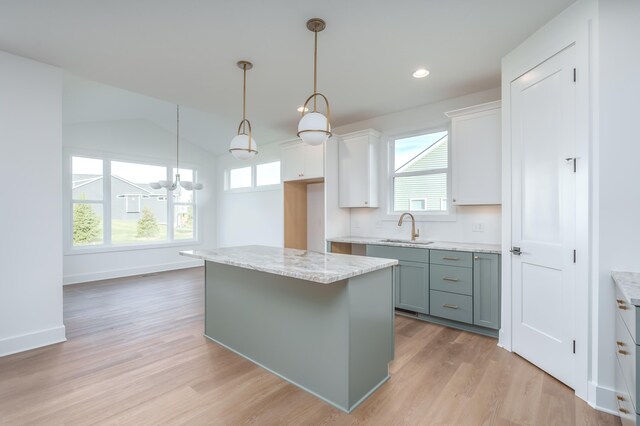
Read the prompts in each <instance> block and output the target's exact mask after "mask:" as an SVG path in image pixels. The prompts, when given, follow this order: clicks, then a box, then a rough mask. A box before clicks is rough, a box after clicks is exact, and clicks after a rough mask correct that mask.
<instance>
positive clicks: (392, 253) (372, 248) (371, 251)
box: [367, 245, 429, 263]
mask: <svg viewBox="0 0 640 426" xmlns="http://www.w3.org/2000/svg"><path fill="white" fill-rule="evenodd" d="M367 256H371V257H382V258H385V259H398V260H406V261H409V262H424V263H427V262H429V250H426V249H419V248H410V247H389V246H376V245H367Z"/></svg>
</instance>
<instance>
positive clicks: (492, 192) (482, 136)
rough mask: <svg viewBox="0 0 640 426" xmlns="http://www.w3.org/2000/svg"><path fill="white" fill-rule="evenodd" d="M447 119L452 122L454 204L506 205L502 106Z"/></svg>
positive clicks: (468, 110)
mask: <svg viewBox="0 0 640 426" xmlns="http://www.w3.org/2000/svg"><path fill="white" fill-rule="evenodd" d="M447 115H449V116H450V117H451V118H452V120H451V172H452V202H453V204H455V205H479V204H502V196H501V188H502V184H501V176H502V174H501V168H502V164H501V139H502V137H501V132H502V130H501V109H500V102H491V103H488V104H484V105H478V106H476V107H470V108H465V109H464V110H458V111H452V112H450V113H447Z"/></svg>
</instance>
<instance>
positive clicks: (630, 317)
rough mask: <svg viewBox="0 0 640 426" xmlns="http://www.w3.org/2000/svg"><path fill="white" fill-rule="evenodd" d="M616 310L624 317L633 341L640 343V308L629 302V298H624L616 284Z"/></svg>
mask: <svg viewBox="0 0 640 426" xmlns="http://www.w3.org/2000/svg"><path fill="white" fill-rule="evenodd" d="M616 311H618V313H619V314H620V316H621V317H622V320H623V321H624V323H625V325H626V326H627V329H628V330H629V333H630V334H631V338H632V339H633V341H634V342H635V343H636V344H638V343H640V339H639V338H638V331H639V330H638V329H639V327H638V317H637V311H638V309H637V308H636V307H635V306H633V305H632V304H631V303H629V302H627V299H625V298H624V296H623V295H622V293H621V292H620V289H619V288H618V286H616Z"/></svg>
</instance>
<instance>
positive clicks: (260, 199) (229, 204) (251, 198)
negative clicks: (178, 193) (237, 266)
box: [217, 143, 284, 247]
mask: <svg viewBox="0 0 640 426" xmlns="http://www.w3.org/2000/svg"><path fill="white" fill-rule="evenodd" d="M258 150H259V153H258V155H256V156H255V157H254V159H252V160H250V161H240V160H236V159H235V158H233V157H232V156H231V155H230V154H225V155H221V156H219V157H218V173H217V175H218V179H217V188H218V214H217V217H218V222H217V223H218V246H219V247H231V246H239V245H247V244H262V245H268V246H275V247H282V246H283V245H284V204H283V203H284V201H283V198H282V188H281V187H280V186H278V187H276V188H274V189H269V190H258V191H251V192H242V191H237V192H234V191H225V190H224V185H225V173H226V170H227V169H229V168H234V167H244V166H251V165H255V164H259V163H269V162H271V161H278V160H280V146H279V144H277V143H272V144H268V145H265V146H258Z"/></svg>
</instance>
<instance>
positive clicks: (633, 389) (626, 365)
mask: <svg viewBox="0 0 640 426" xmlns="http://www.w3.org/2000/svg"><path fill="white" fill-rule="evenodd" d="M615 346H616V356H617V357H618V361H619V362H620V368H622V374H623V377H624V378H625V383H626V385H627V389H628V390H629V396H630V398H631V401H632V402H633V405H634V406H635V407H637V406H638V400H637V399H636V398H637V395H638V392H637V385H638V382H637V376H636V364H637V362H638V359H637V347H636V344H635V342H634V341H633V339H632V338H631V335H630V334H629V330H627V327H626V326H625V324H624V322H623V320H622V317H621V316H620V315H616V341H615Z"/></svg>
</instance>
